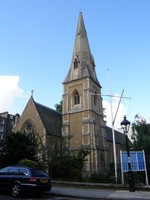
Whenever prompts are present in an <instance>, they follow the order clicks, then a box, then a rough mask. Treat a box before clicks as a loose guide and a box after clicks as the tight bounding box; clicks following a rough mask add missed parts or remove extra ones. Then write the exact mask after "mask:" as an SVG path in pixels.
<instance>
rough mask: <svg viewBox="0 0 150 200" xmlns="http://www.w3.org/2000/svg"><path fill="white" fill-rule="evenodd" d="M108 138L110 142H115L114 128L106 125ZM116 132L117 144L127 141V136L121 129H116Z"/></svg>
mask: <svg viewBox="0 0 150 200" xmlns="http://www.w3.org/2000/svg"><path fill="white" fill-rule="evenodd" d="M105 128H106V140H107V141H110V142H113V137H112V128H110V127H108V126H106V127H105ZM114 133H115V142H116V143H117V144H122V145H123V144H125V142H126V138H125V135H124V134H123V133H121V132H119V131H116V130H114Z"/></svg>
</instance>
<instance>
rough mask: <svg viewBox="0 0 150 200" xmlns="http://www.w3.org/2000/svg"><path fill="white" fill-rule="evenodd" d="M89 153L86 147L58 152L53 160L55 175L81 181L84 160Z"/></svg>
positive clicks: (55, 176)
mask: <svg viewBox="0 0 150 200" xmlns="http://www.w3.org/2000/svg"><path fill="white" fill-rule="evenodd" d="M89 153H90V152H89V151H88V150H85V149H79V150H77V151H68V150H66V151H61V152H57V154H55V156H54V157H53V162H52V172H53V173H52V174H53V177H54V178H60V177H61V178H62V179H64V180H78V181H79V180H80V179H81V178H82V170H83V164H84V161H86V156H87V155H88V154H89Z"/></svg>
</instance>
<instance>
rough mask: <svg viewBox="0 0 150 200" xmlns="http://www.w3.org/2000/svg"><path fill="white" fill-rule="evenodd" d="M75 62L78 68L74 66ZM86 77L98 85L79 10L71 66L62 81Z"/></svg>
mask: <svg viewBox="0 0 150 200" xmlns="http://www.w3.org/2000/svg"><path fill="white" fill-rule="evenodd" d="M75 62H76V64H77V66H78V67H77V68H78V69H75V68H74V65H75ZM86 77H89V78H91V79H92V80H93V81H94V82H96V83H97V84H98V85H100V84H99V81H98V79H97V76H96V72H95V63H94V58H93V56H92V54H91V50H90V46H89V42H88V37H87V33H86V29H85V25H84V20H83V16H82V12H80V14H79V19H78V26H77V31H76V37H75V44H74V49H73V55H72V61H71V66H70V70H69V72H68V74H67V76H66V78H65V80H64V82H63V83H67V82H71V81H73V80H77V79H81V78H86Z"/></svg>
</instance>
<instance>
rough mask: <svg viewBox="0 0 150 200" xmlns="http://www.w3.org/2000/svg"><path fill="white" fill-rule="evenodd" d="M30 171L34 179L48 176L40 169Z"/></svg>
mask: <svg viewBox="0 0 150 200" xmlns="http://www.w3.org/2000/svg"><path fill="white" fill-rule="evenodd" d="M31 171H32V175H33V176H35V177H48V174H47V173H46V172H44V171H42V170H40V169H32V170H31Z"/></svg>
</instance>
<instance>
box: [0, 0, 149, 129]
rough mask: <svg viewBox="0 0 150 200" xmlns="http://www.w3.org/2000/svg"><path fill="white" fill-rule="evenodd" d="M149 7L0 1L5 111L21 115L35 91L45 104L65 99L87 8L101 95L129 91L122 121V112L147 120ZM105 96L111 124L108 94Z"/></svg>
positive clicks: (103, 1) (130, 1) (144, 3)
mask: <svg viewBox="0 0 150 200" xmlns="http://www.w3.org/2000/svg"><path fill="white" fill-rule="evenodd" d="M149 9H150V1H149V0H92V1H90V0H87V1H86V0H53V1H52V0H0V91H1V92H0V112H4V111H9V112H10V113H12V114H15V113H20V114H21V113H22V111H23V109H24V108H25V106H26V103H27V101H28V100H29V98H30V95H31V90H34V94H33V96H34V99H35V101H37V102H39V103H41V104H43V105H46V106H48V107H51V108H55V107H54V105H55V104H56V103H59V102H60V100H61V98H62V93H63V85H62V82H63V80H64V78H65V76H66V74H67V72H68V70H69V68H70V63H71V57H72V53H73V47H74V40H75V34H76V28H77V22H78V17H79V12H80V11H82V13H83V18H84V22H85V26H86V30H87V34H88V39H89V43H90V48H91V52H92V54H93V56H94V59H95V64H96V73H97V76H98V79H99V82H100V84H101V86H102V94H103V95H108V94H110V90H111V94H112V95H121V92H122V90H123V89H124V94H123V96H124V97H129V98H131V100H130V99H122V101H121V104H120V108H119V112H118V115H117V118H116V120H117V122H116V123H118V125H117V126H118V127H119V123H120V120H121V121H122V119H123V116H124V114H126V115H127V118H128V120H129V121H131V122H132V121H133V120H134V116H135V115H136V114H139V115H142V116H143V117H145V118H146V119H147V121H148V122H149V121H150V113H149V102H150V93H149V76H150V25H149V23H150V12H149ZM108 69H109V71H108ZM108 76H109V78H108ZM103 100H104V107H106V108H107V109H106V112H107V113H106V114H107V117H108V119H107V120H108V124H109V123H110V122H109V121H110V115H111V114H110V99H109V97H105V96H103ZM118 100H119V98H117V99H116V98H113V99H112V102H113V107H114V111H113V114H115V112H116V107H117V105H118Z"/></svg>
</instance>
